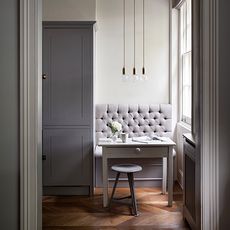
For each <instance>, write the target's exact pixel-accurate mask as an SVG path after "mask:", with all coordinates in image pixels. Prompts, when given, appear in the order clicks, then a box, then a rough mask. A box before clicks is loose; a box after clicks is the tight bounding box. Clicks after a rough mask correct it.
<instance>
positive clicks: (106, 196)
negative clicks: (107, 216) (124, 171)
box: [102, 149, 109, 207]
mask: <svg viewBox="0 0 230 230" xmlns="http://www.w3.org/2000/svg"><path fill="white" fill-rule="evenodd" d="M102 177H103V207H108V200H109V194H108V160H107V157H106V153H105V150H104V149H103V150H102Z"/></svg>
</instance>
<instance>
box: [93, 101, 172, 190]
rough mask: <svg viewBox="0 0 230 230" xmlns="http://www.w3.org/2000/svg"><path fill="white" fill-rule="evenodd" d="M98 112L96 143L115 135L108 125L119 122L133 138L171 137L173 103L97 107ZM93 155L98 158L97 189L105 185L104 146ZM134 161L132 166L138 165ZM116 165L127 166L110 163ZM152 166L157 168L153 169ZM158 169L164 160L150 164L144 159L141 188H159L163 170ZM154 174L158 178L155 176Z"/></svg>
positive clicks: (116, 161) (117, 161)
mask: <svg viewBox="0 0 230 230" xmlns="http://www.w3.org/2000/svg"><path fill="white" fill-rule="evenodd" d="M95 113H96V114H95V142H96V143H97V142H98V140H99V138H101V137H104V138H105V137H107V138H108V137H110V136H111V134H112V133H111V129H110V127H109V123H110V122H112V121H118V122H119V123H121V124H122V132H126V133H128V134H129V137H130V138H131V137H138V136H153V135H158V136H165V137H170V138H171V137H172V107H171V105H170V104H153V105H138V104H135V105H125V104H97V105H96V108H95ZM94 154H95V157H96V163H95V169H96V186H97V187H100V186H101V185H102V180H101V177H102V175H101V155H102V149H101V147H98V146H97V147H96V148H95V152H94ZM131 161H132V160H131ZM131 161H130V162H129V163H136V162H135V160H134V162H131ZM116 163H124V159H122V160H120V161H119V160H117V159H114V160H113V162H111V164H116ZM138 164H139V162H138ZM151 165H152V166H156V167H155V168H154V167H151ZM159 166H162V160H161V159H155V160H152V161H151V162H150V161H148V160H146V159H143V162H142V167H143V172H142V174H140V175H138V176H139V181H142V184H141V186H143V185H144V186H145V185H146V186H152V185H156V186H158V185H159V186H160V184H159V181H161V179H162V167H159ZM154 174H155V177H153V176H152V175H154ZM110 175H111V176H110V177H111V180H114V179H113V177H114V175H113V174H112V173H110ZM150 175H151V176H150ZM148 178H149V180H148ZM151 181H152V182H151ZM153 181H154V182H155V184H154V183H153ZM157 182H158V183H157ZM160 183H161V182H160ZM137 185H138V183H137Z"/></svg>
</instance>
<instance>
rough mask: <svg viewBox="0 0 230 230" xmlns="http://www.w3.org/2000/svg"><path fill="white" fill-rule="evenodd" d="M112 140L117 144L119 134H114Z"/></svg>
mask: <svg viewBox="0 0 230 230" xmlns="http://www.w3.org/2000/svg"><path fill="white" fill-rule="evenodd" d="M111 139H112V141H113V142H116V140H117V134H116V133H113V134H112V136H111Z"/></svg>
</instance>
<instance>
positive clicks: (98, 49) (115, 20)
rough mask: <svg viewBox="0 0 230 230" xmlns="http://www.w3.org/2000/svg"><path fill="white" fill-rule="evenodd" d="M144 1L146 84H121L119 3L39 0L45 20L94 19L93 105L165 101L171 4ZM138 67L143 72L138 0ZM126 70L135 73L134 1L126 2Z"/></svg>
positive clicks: (139, 3) (117, 0)
mask: <svg viewBox="0 0 230 230" xmlns="http://www.w3.org/2000/svg"><path fill="white" fill-rule="evenodd" d="M145 2H146V14H145V21H146V48H145V52H146V65H145V67H146V73H147V75H148V76H149V78H150V79H149V80H148V81H146V82H123V81H122V80H121V72H122V67H123V0H43V21H90V20H91V21H92V20H96V21H97V25H96V28H97V31H96V36H95V39H96V40H95V103H140V104H142V103H146V104H148V103H168V102H169V0H145ZM136 4H137V5H136V54H137V55H136V68H137V72H138V74H140V73H141V69H142V0H137V1H136ZM126 19H127V21H126V53H127V55H126V57H127V58H126V63H127V64H126V71H127V73H128V74H129V75H131V74H132V69H133V0H126Z"/></svg>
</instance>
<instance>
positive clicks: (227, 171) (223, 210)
mask: <svg viewBox="0 0 230 230" xmlns="http://www.w3.org/2000/svg"><path fill="white" fill-rule="evenodd" d="M219 3H220V5H219V20H220V21H219V49H220V51H219V52H220V53H219V73H220V74H219V100H220V102H219V112H220V113H219V114H220V117H219V119H220V130H219V132H220V158H219V169H220V174H219V180H220V187H219V194H220V230H222V229H223V230H225V229H226V230H227V229H230V218H229V210H230V198H229V194H230V26H229V22H230V1H229V0H220V1H219Z"/></svg>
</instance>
